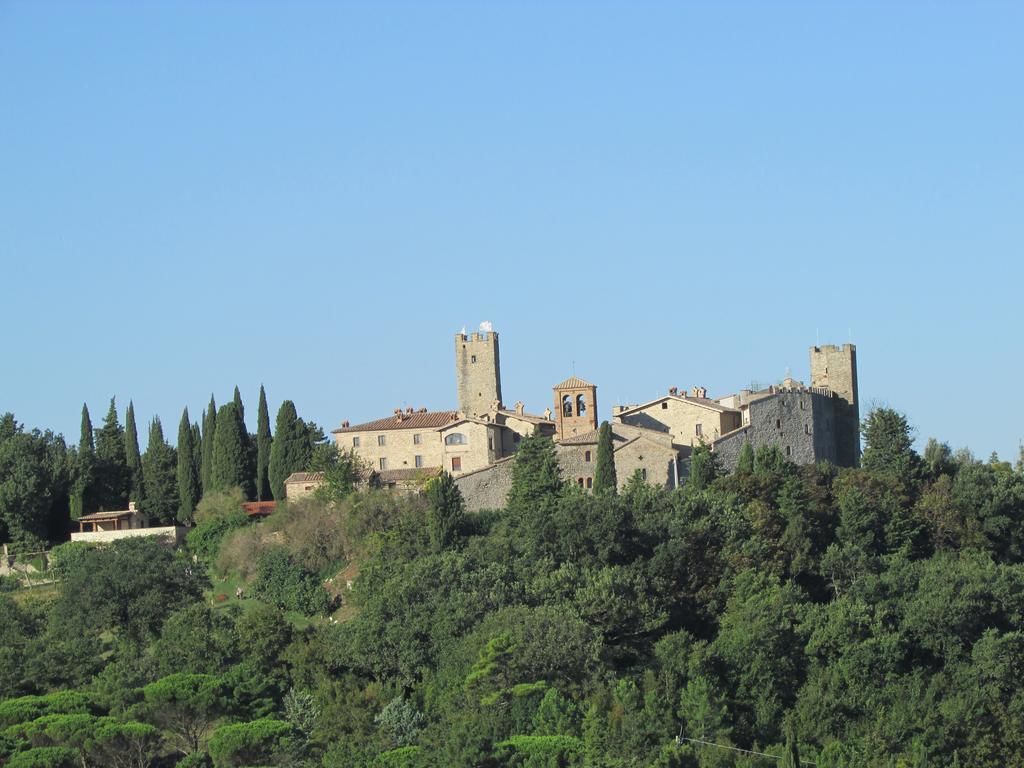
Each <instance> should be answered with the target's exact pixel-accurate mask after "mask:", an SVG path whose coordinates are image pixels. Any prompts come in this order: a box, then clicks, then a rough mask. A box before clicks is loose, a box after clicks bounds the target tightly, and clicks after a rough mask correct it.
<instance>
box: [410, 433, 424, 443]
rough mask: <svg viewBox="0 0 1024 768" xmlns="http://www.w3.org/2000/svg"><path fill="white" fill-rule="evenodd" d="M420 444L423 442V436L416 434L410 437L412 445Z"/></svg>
mask: <svg viewBox="0 0 1024 768" xmlns="http://www.w3.org/2000/svg"><path fill="white" fill-rule="evenodd" d="M422 442H423V435H421V434H418V433H417V434H415V435H413V436H412V444H413V445H419V444H420V443H422Z"/></svg>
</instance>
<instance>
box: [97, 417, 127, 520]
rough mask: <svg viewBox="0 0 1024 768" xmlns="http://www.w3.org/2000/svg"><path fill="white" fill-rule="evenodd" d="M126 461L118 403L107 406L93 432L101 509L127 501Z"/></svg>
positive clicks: (115, 506)
mask: <svg viewBox="0 0 1024 768" xmlns="http://www.w3.org/2000/svg"><path fill="white" fill-rule="evenodd" d="M128 483H129V478H128V460H127V457H126V456H125V451H124V429H123V428H122V427H121V424H120V422H119V421H118V420H117V404H116V403H115V401H114V398H110V408H109V410H108V411H107V417H106V418H105V419H104V420H103V426H102V427H100V431H99V432H97V433H96V491H97V499H96V501H97V503H98V504H99V507H100V509H104V510H117V509H125V508H126V507H127V504H128Z"/></svg>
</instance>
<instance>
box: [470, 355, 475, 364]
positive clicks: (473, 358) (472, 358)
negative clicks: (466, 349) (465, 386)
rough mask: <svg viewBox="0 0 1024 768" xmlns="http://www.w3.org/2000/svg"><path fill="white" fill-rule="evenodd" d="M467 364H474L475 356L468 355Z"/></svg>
mask: <svg viewBox="0 0 1024 768" xmlns="http://www.w3.org/2000/svg"><path fill="white" fill-rule="evenodd" d="M469 362H471V363H475V362H476V355H470V356H469Z"/></svg>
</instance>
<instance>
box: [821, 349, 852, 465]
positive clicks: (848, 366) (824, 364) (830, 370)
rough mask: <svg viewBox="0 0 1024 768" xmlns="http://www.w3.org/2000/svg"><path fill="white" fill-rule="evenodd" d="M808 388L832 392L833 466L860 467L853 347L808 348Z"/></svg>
mask: <svg viewBox="0 0 1024 768" xmlns="http://www.w3.org/2000/svg"><path fill="white" fill-rule="evenodd" d="M811 386H812V387H823V388H825V389H830V390H832V391H833V392H835V393H836V395H837V396H838V400H839V402H838V403H836V408H835V413H836V425H835V430H836V463H837V464H838V465H839V466H841V467H856V466H857V465H858V464H860V403H859V401H858V398H857V347H856V346H854V345H853V344H843V346H841V347H837V346H835V345H834V344H826V345H824V346H821V347H811Z"/></svg>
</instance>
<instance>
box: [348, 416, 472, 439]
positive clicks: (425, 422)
mask: <svg viewBox="0 0 1024 768" xmlns="http://www.w3.org/2000/svg"><path fill="white" fill-rule="evenodd" d="M457 417H458V411H416V412H414V413H405V412H403V413H401V414H393V415H391V416H388V417H387V418H385V419H377V420H376V421H368V422H366V423H365V424H356V425H355V426H352V427H341V428H340V429H334V430H331V433H332V434H335V435H337V434H340V433H343V432H386V431H388V430H392V429H437V428H438V427H443V426H444V425H445V424H447V423H448V422H449V421H455V419H456V418H457Z"/></svg>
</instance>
